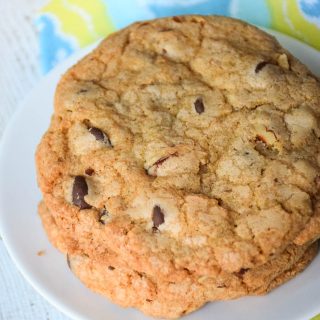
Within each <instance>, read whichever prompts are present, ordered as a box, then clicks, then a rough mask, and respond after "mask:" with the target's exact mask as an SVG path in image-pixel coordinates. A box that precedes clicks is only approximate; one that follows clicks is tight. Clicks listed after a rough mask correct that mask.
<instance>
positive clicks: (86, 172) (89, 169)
mask: <svg viewBox="0 0 320 320" xmlns="http://www.w3.org/2000/svg"><path fill="white" fill-rule="evenodd" d="M85 174H87V175H88V176H92V175H93V174H94V170H93V169H92V168H87V169H86V170H85Z"/></svg>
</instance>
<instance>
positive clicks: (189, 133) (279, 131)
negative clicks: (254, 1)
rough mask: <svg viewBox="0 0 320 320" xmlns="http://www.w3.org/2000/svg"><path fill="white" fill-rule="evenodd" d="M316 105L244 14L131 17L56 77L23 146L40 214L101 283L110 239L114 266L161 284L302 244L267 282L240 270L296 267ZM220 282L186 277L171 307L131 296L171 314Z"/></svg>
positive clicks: (314, 181)
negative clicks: (187, 286) (37, 126)
mask: <svg viewBox="0 0 320 320" xmlns="http://www.w3.org/2000/svg"><path fill="white" fill-rule="evenodd" d="M319 106H320V83H319V81H318V79H317V78H316V77H315V76H314V75H313V74H312V73H311V72H310V71H309V70H308V69H307V68H306V67H305V66H304V65H303V64H301V63H300V62H299V61H298V60H297V59H296V58H294V57H293V56H292V55H291V54H290V53H289V52H288V51H286V50H285V49H283V48H282V47H281V46H280V45H279V43H278V42H277V41H276V40H275V39H274V38H273V37H272V36H270V35H268V34H266V33H265V32H263V31H261V30H259V29H257V28H255V27H253V26H250V25H248V24H246V23H244V22H241V21H239V20H235V19H230V18H225V17H218V16H205V17H204V16H183V17H172V18H164V19H157V20H153V21H146V22H139V23H135V24H133V25H131V26H129V27H127V28H126V29H123V30H121V31H119V32H117V33H114V34H112V35H111V36H109V37H108V38H107V39H105V40H104V41H103V42H102V43H101V44H100V45H99V46H98V48H97V49H95V50H94V51H93V52H92V53H91V54H89V55H88V56H86V57H85V58H84V59H82V60H81V61H80V62H78V63H77V64H76V65H75V66H73V67H72V68H71V69H70V70H68V71H67V73H66V74H65V75H64V76H63V77H62V79H61V80H60V82H59V85H58V87H57V90H56V96H55V110H54V115H53V117H52V120H51V124H50V127H49V129H48V131H47V132H46V134H45V135H44V136H43V138H42V140H41V142H40V145H39V147H38V149H37V154H36V162H37V172H38V182H39V186H40V189H41V191H42V194H43V201H44V203H45V206H46V207H47V208H48V210H49V212H50V219H51V222H52V223H51V224H48V225H47V227H46V229H47V231H48V233H49V234H50V232H51V231H50V228H52V229H53V230H58V231H57V234H59V245H58V247H59V248H60V249H61V250H63V251H64V252H66V253H68V254H69V256H70V257H80V258H81V259H80V258H79V259H80V261H82V260H83V259H82V257H86V259H85V262H84V263H83V264H82V263H80V264H79V266H80V267H79V268H81V269H82V267H81V266H82V265H84V267H83V270H85V269H86V268H87V267H86V266H87V265H88V264H89V265H90V266H91V267H90V268H94V267H93V266H94V265H96V269H95V274H96V275H97V276H98V277H100V276H101V277H102V278H101V279H104V281H106V284H107V283H109V280H108V278H107V276H106V275H105V274H104V273H103V272H104V271H102V270H106V269H105V268H106V267H107V266H108V265H109V264H110V252H112V259H113V260H114V261H115V262H117V263H119V266H120V265H121V266H122V267H123V268H125V269H124V270H125V271H124V273H129V272H137V273H140V274H145V275H146V277H147V278H148V279H157V280H154V281H156V282H157V283H158V282H161V281H162V282H161V286H162V288H163V289H162V290H164V292H165V290H166V289H165V288H167V290H170V288H171V286H170V283H172V282H173V283H175V284H176V285H179V283H180V284H181V285H183V283H184V281H196V280H193V279H200V278H202V279H211V280H208V282H207V283H206V285H205V287H206V288H207V289H206V290H209V291H210V290H213V289H212V288H211V287H210V286H212V285H211V284H212V283H213V282H214V281H215V280H217V279H218V278H219V275H221V274H223V275H225V276H226V277H227V278H228V277H229V278H230V279H231V278H232V279H233V278H234V277H236V275H239V274H240V275H241V274H242V273H243V272H245V277H248V276H249V275H250V274H254V272H258V271H257V270H260V269H261V268H264V267H265V266H269V268H271V266H274V267H276V266H275V265H276V264H277V263H276V261H278V260H277V259H280V258H281V257H283V255H286V254H287V253H288V252H289V253H288V254H289V256H292V259H294V257H298V255H297V254H296V250H298V251H299V250H300V251H301V254H300V256H299V257H300V258H301V257H303V254H305V255H306V256H308V257H309V258H301V259H302V261H304V262H302V263H300V262H299V263H298V260H299V259H300V258H297V259H295V260H294V262H293V263H292V264H291V265H290V264H289V263H287V265H286V266H287V267H286V268H285V267H284V266H282V267H281V268H280V269H279V270H278V274H279V277H278V278H277V280H274V281H275V282H271V280H270V279H268V280H266V278H264V277H263V275H262V274H260V273H258V274H257V275H256V276H255V277H252V279H251V280H250V281H251V282H252V287H254V288H258V287H259V286H260V287H261V288H264V289H263V290H260V292H261V293H262V292H266V291H268V290H269V288H271V287H273V286H276V285H279V284H281V283H282V282H283V281H285V280H286V279H287V278H290V277H292V276H293V275H294V274H295V273H296V272H297V271H298V270H299V271H300V270H301V269H303V268H304V267H305V266H306V264H307V262H309V261H310V260H311V259H312V257H313V256H314V254H309V253H308V252H313V253H314V252H315V249H314V248H315V247H316V245H313V246H311V247H310V245H311V243H314V242H315V241H317V239H318V238H319V235H320V213H319V212H320V211H319V209H318V207H319V188H320V182H319V181H320V177H319V175H318V173H319V165H320V140H319V139H320V127H319V115H320V111H319ZM50 226H51V227H50ZM55 228H56V229H55ZM53 230H52V232H55V231H53ZM52 232H51V233H52ZM291 248H295V249H294V250H293V251H294V252H295V253H293V252H292V250H291ZM307 248H309V249H307ZM290 250H291V251H290ZM77 259H78V258H77ZM298 266H299V267H298ZM291 269H292V270H297V271H292V272H289V271H288V272H289V273H288V274H289V276H284V275H283V274H284V272H285V270H291ZM248 270H249V271H248ZM280 271H281V272H282V275H283V276H280ZM84 272H85V271H84ZM76 273H77V274H79V276H80V271H79V272H76ZM88 276H89V275H88ZM105 277H106V278H105ZM80 278H82V279H83V281H84V282H85V283H86V284H87V285H88V286H89V287H94V288H95V290H96V291H99V292H102V293H103V294H106V295H108V296H109V297H111V298H112V299H114V300H115V301H117V302H120V303H122V302H121V301H119V300H118V299H116V298H114V295H112V294H111V293H110V291H108V292H105V290H104V289H103V288H104V287H101V288H100V289H99V288H97V287H96V284H94V285H91V284H90V283H89V282H90V281H91V280H90V281H89V280H87V279H88V278H87V276H80ZM229 278H228V279H229ZM212 279H213V282H211V281H212ZM92 281H93V282H94V281H95V280H94V279H93V280H92ZM152 281H153V280H152ZM205 281H206V280H205ZM116 283H117V282H113V284H114V285H115V286H116ZM236 283H237V284H235V285H234V288H236V289H232V286H231V285H230V286H227V288H224V289H225V290H223V292H224V293H223V295H220V296H219V297H218V296H214V295H210V294H208V295H206V294H204V293H203V292H204V289H203V287H201V286H200V287H197V289H196V291H197V292H196V293H195V294H196V295H199V296H202V297H203V299H202V300H201V303H200V302H199V303H198V304H195V305H193V306H192V307H191V305H190V306H189V305H188V303H189V302H186V300H185V299H182V300H181V302H180V303H181V305H180V307H181V308H180V307H179V308H178V307H177V306H175V307H174V308H176V310H180V311H177V312H176V313H174V314H173V313H172V311H169V309H170V308H169V307H168V308H167V309H166V307H165V305H166V303H167V304H168V306H169V303H170V302H169V301H167V302H166V301H165V300H163V301H162V302H161V308H160V309H159V310H160V311H159V310H158V309H157V310H158V311H154V310H155V309H153V307H151V306H150V307H148V306H149V305H150V304H143V306H142V304H141V303H133V304H131V305H134V306H137V307H139V308H141V309H142V310H143V311H144V312H146V313H149V314H153V315H157V316H162V317H172V316H178V315H180V314H182V313H183V312H182V311H184V310H187V311H185V312H190V311H192V310H194V309H195V308H198V307H199V306H200V305H201V304H203V303H205V302H206V301H211V300H216V299H230V298H233V297H235V295H234V294H233V292H234V291H233V290H240V291H241V290H242V289H243V283H242V282H239V281H238V282H236ZM271 283H273V284H271ZM263 284H264V287H263ZM101 286H103V284H101ZM116 289H117V288H114V290H116ZM131 289H132V288H130V289H129V288H128V292H129V291H130V290H131ZM110 290H111V289H110ZM135 291H136V290H133V292H135ZM130 292H131V291H130ZM228 292H229V294H228ZM253 293H254V290H252V291H250V290H247V291H244V292H243V293H241V294H238V295H237V296H240V295H245V294H253ZM128 294H129V293H128ZM164 297H165V295H164ZM148 299H149V298H148ZM190 301H191V300H190ZM197 301H198V300H197ZM122 304H123V303H122ZM170 310H172V309H170Z"/></svg>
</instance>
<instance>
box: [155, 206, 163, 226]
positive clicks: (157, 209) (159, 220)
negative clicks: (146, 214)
mask: <svg viewBox="0 0 320 320" xmlns="http://www.w3.org/2000/svg"><path fill="white" fill-rule="evenodd" d="M152 221H153V226H154V227H155V228H158V227H159V226H160V225H161V224H163V223H164V214H163V212H162V210H161V208H160V207H159V206H155V207H154V208H153V211H152Z"/></svg>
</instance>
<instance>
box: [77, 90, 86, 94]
mask: <svg viewBox="0 0 320 320" xmlns="http://www.w3.org/2000/svg"><path fill="white" fill-rule="evenodd" d="M85 92H88V89H80V90H79V91H78V92H77V93H78V94H79V93H85Z"/></svg>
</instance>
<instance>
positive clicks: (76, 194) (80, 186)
mask: <svg viewBox="0 0 320 320" xmlns="http://www.w3.org/2000/svg"><path fill="white" fill-rule="evenodd" d="M87 194H88V185H87V182H86V179H85V178H84V177H82V176H76V177H75V178H74V182H73V188H72V203H73V204H74V205H76V206H77V207H79V208H80V210H82V209H90V208H92V206H91V205H90V204H88V203H86V202H85V200H84V197H85V196H86V195H87Z"/></svg>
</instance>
